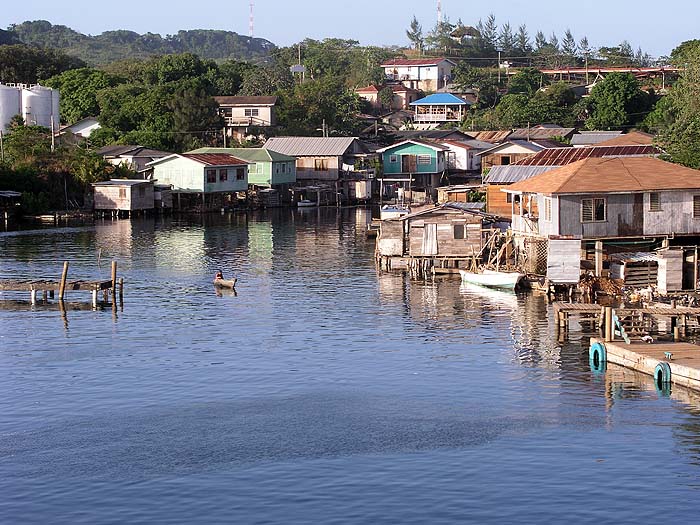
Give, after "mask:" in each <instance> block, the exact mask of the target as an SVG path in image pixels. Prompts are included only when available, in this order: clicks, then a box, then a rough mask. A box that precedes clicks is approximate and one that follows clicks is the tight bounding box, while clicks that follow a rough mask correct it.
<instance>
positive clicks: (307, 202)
mask: <svg viewBox="0 0 700 525" xmlns="http://www.w3.org/2000/svg"><path fill="white" fill-rule="evenodd" d="M316 206H318V203H317V202H316V201H310V200H309V199H302V200H300V201H299V202H297V207H299V208H315V207H316Z"/></svg>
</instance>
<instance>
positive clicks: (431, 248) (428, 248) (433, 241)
mask: <svg viewBox="0 0 700 525" xmlns="http://www.w3.org/2000/svg"><path fill="white" fill-rule="evenodd" d="M437 252H438V245H437V224H427V223H426V224H425V226H424V228H423V255H437Z"/></svg>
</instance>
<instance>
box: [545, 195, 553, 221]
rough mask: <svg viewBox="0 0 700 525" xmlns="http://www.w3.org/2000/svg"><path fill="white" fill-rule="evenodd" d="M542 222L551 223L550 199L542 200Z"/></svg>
mask: <svg viewBox="0 0 700 525" xmlns="http://www.w3.org/2000/svg"><path fill="white" fill-rule="evenodd" d="M544 220H545V221H547V222H552V197H545V198H544Z"/></svg>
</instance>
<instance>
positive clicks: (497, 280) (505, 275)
mask: <svg viewBox="0 0 700 525" xmlns="http://www.w3.org/2000/svg"><path fill="white" fill-rule="evenodd" d="M459 274H460V275H461V276H462V281H464V282H465V283H472V284H478V285H479V286H485V287H487V288H501V289H504V290H515V286H516V285H517V284H518V282H520V279H522V278H523V274H521V273H517V272H497V271H493V270H484V271H483V272H481V273H474V272H468V271H466V270H460V271H459Z"/></svg>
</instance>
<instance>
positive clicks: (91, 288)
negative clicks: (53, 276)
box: [0, 261, 124, 308]
mask: <svg viewBox="0 0 700 525" xmlns="http://www.w3.org/2000/svg"><path fill="white" fill-rule="evenodd" d="M68 266H69V263H68V261H66V262H64V263H63V272H62V274H61V279H60V280H58V281H54V280H46V279H0V292H29V297H30V301H31V304H32V305H36V304H37V303H38V295H39V294H41V298H42V301H43V302H44V303H46V302H47V301H48V300H49V298H51V299H53V298H54V297H55V296H56V294H58V300H59V302H63V300H64V297H65V294H66V291H69V290H72V291H87V292H90V296H91V302H92V307H93V308H96V307H97V304H98V297H99V293H100V292H102V294H103V300H104V301H105V302H107V301H108V300H109V294H110V292H111V294H112V299H113V301H112V302H113V304H115V305H116V298H117V295H118V297H119V302H120V304H122V305H123V303H124V280H123V279H122V278H120V279H118V280H117V263H116V261H113V262H112V273H111V279H109V280H100V281H87V280H73V281H69V280H68V278H67V277H68Z"/></svg>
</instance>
